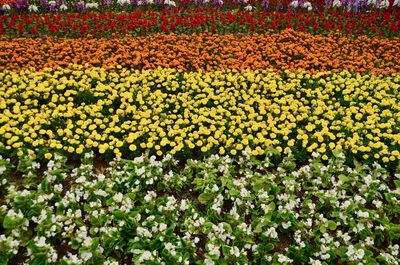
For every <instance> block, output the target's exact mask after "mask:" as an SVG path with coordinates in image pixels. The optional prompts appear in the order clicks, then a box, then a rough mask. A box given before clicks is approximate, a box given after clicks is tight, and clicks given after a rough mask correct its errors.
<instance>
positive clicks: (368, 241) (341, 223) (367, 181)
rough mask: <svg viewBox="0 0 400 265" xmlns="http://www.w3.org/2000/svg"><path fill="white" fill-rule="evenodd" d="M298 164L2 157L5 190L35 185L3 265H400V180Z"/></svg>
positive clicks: (19, 205)
mask: <svg viewBox="0 0 400 265" xmlns="http://www.w3.org/2000/svg"><path fill="white" fill-rule="evenodd" d="M293 159H294V158H293V157H292V156H291V155H288V156H287V157H285V158H284V159H283V160H282V161H281V162H277V161H276V159H275V155H273V154H272V153H267V156H266V157H265V159H264V160H259V159H255V158H253V157H251V156H249V155H248V154H246V153H243V155H241V156H239V157H237V158H235V159H232V158H230V157H229V156H221V157H220V156H218V155H212V156H210V157H209V158H207V159H204V160H188V161H187V162H186V163H184V164H182V163H180V162H179V161H177V160H174V159H173V158H172V157H171V156H166V157H164V158H163V159H162V160H159V161H158V160H156V159H155V157H150V158H149V157H147V156H140V157H137V158H135V159H134V160H131V161H129V160H116V161H113V162H111V163H110V165H109V166H108V167H106V168H103V170H102V171H101V172H95V168H94V166H93V164H94V163H93V161H92V160H93V158H92V155H91V154H86V155H85V158H84V159H83V163H82V165H80V166H79V167H76V168H73V169H71V167H70V166H67V165H66V161H67V159H66V158H65V157H63V156H60V155H57V154H55V155H54V158H53V159H52V160H50V161H48V162H47V165H46V164H45V163H43V164H40V163H39V162H38V161H35V160H34V159H32V158H30V157H24V158H21V159H20V160H19V164H18V167H17V169H15V168H13V167H12V164H11V163H10V162H9V161H8V160H6V159H1V160H0V165H1V166H0V169H1V171H0V176H2V177H3V183H4V180H7V178H10V172H11V171H14V170H16V172H17V173H18V174H19V178H21V179H22V181H23V182H24V186H23V187H21V186H19V187H18V186H15V184H14V183H12V182H11V184H8V186H7V189H4V190H3V192H4V193H5V194H4V195H5V203H4V204H3V205H1V206H0V213H1V214H0V221H1V222H2V223H3V229H4V230H3V232H2V233H3V234H2V235H1V236H0V250H1V251H0V262H1V263H2V264H5V263H7V262H10V263H11V264H15V263H13V262H15V257H16V255H17V254H18V253H19V254H20V255H26V256H27V262H29V263H30V264H46V263H55V262H58V263H59V264H118V263H117V261H119V262H122V263H131V262H132V263H135V264H141V263H145V264H161V263H165V264H194V263H196V262H200V263H201V264H233V263H234V264H248V263H254V264H304V263H306V264H328V263H329V264H339V263H345V264H398V261H399V259H398V257H399V244H398V242H399V231H400V225H399V224H398V221H399V211H400V208H399V207H400V206H399V205H400V204H399V200H400V179H399V178H400V175H399V174H397V175H395V176H393V175H391V174H389V173H388V172H387V171H386V170H385V169H384V168H381V166H380V165H379V164H374V165H373V166H372V167H368V166H366V165H362V164H358V165H357V166H356V167H348V166H346V165H345V164H344V155H343V154H342V153H340V152H337V153H335V156H332V157H331V160H330V161H329V163H328V164H327V165H324V164H322V163H321V160H320V159H319V158H314V159H312V160H309V161H308V162H307V163H306V164H304V165H302V166H299V165H296V163H295V162H294V160H293ZM39 169H42V170H39ZM6 183H8V182H6ZM322 262H323V263H322Z"/></svg>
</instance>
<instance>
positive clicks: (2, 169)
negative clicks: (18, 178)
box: [0, 165, 6, 175]
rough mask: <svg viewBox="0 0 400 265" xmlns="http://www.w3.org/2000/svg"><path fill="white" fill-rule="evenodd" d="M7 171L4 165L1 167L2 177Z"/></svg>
mask: <svg viewBox="0 0 400 265" xmlns="http://www.w3.org/2000/svg"><path fill="white" fill-rule="evenodd" d="M5 171H6V167H5V166H4V165H1V166H0V175H1V174H3V173H4V172H5Z"/></svg>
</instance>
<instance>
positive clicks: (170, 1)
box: [164, 0, 176, 7]
mask: <svg viewBox="0 0 400 265" xmlns="http://www.w3.org/2000/svg"><path fill="white" fill-rule="evenodd" d="M164 4H165V5H167V6H172V7H176V3H175V1H173V0H165V1H164Z"/></svg>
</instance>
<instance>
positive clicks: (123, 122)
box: [0, 66, 400, 163]
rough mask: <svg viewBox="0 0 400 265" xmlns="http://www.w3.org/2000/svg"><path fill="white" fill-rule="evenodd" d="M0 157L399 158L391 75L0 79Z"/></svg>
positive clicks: (167, 72) (37, 75) (70, 74)
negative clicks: (269, 154)
mask: <svg viewBox="0 0 400 265" xmlns="http://www.w3.org/2000/svg"><path fill="white" fill-rule="evenodd" d="M0 80H1V81H0V87H1V89H0V109H1V110H2V112H3V115H2V119H1V120H0V152H1V153H3V154H6V153H10V152H12V153H13V154H18V155H19V156H22V155H23V154H24V153H25V154H31V155H32V154H36V153H38V152H40V153H42V154H43V153H45V152H46V151H50V152H52V151H54V150H64V151H66V152H68V153H71V154H74V153H77V154H82V153H84V152H86V151H89V150H95V151H96V152H99V153H100V154H104V153H108V152H112V153H114V154H115V155H117V156H132V155H134V154H141V153H143V152H144V151H149V152H150V153H151V154H155V155H157V156H162V155H164V154H165V153H170V154H173V155H174V154H178V155H180V156H181V157H182V156H183V157H185V156H188V155H189V156H190V154H193V153H196V152H197V153H198V152H201V153H203V154H215V153H219V154H221V155H224V154H225V153H227V154H231V155H236V154H237V153H240V152H241V151H242V150H245V151H247V152H249V153H252V154H253V155H263V154H264V153H265V150H267V149H268V148H274V149H277V150H278V151H279V152H282V151H285V152H288V151H289V150H292V151H293V153H295V154H296V156H300V157H301V156H306V154H307V153H309V154H311V153H312V152H314V151H316V152H318V153H321V154H322V159H323V160H328V158H329V157H330V156H331V155H332V152H333V150H334V149H337V148H340V149H343V150H344V151H345V152H346V153H349V154H352V155H353V156H354V157H357V158H360V159H364V160H374V161H382V162H383V163H388V162H395V161H398V160H399V159H400V153H399V150H400V137H399V136H400V121H399V118H400V105H399V104H398V99H399V88H400V76H398V75H393V76H386V77H383V76H376V75H360V74H357V75H355V74H351V73H349V72H341V73H338V74H335V73H330V72H321V73H318V74H315V75H310V74H307V73H304V72H298V73H293V72H288V71H285V72H284V73H282V74H281V75H278V74H275V73H273V72H268V71H265V70H263V71H255V72H252V71H243V72H236V71H230V70H226V71H219V72H191V73H189V72H181V71H177V70H173V69H161V68H159V69H158V70H147V71H146V70H144V71H130V70H126V69H120V73H116V72H107V71H105V70H103V69H101V68H92V69H84V68H83V67H79V66H77V67H76V68H75V69H71V70H62V69H60V70H57V71H52V70H50V69H49V70H48V71H43V72H35V71H34V72H32V71H29V70H25V71H22V72H19V73H14V72H8V71H5V72H3V73H0Z"/></svg>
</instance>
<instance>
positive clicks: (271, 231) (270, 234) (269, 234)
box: [264, 227, 278, 238]
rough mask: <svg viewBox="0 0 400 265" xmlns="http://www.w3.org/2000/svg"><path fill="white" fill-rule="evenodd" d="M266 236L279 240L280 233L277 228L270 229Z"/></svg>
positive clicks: (265, 233)
mask: <svg viewBox="0 0 400 265" xmlns="http://www.w3.org/2000/svg"><path fill="white" fill-rule="evenodd" d="M264 235H265V236H267V237H271V238H278V233H277V232H276V230H275V227H270V228H268V230H267V231H265V232H264Z"/></svg>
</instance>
